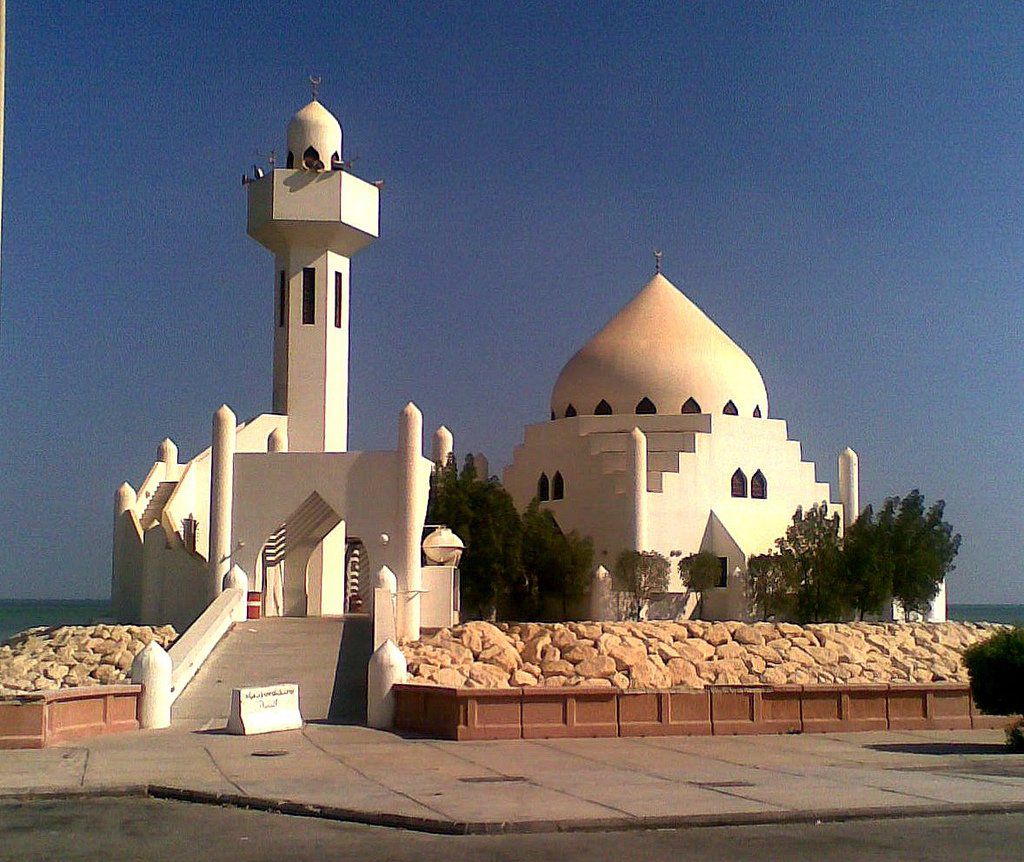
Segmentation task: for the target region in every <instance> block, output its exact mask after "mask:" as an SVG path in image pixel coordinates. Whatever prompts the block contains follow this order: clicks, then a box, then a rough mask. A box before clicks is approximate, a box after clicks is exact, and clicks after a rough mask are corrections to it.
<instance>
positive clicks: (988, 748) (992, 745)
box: [865, 742, 1013, 756]
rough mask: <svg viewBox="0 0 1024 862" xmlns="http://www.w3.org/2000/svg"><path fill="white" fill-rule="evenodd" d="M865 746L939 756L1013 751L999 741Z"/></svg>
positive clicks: (904, 752) (902, 743) (897, 752)
mask: <svg viewBox="0 0 1024 862" xmlns="http://www.w3.org/2000/svg"><path fill="white" fill-rule="evenodd" d="M865 747H866V748H870V749H872V750H874V751H888V752H892V753H895V754H934V755H938V756H943V755H945V756H949V755H963V754H1012V753H1013V752H1012V751H1010V749H1008V748H1007V747H1006V746H1005V745H1002V744H1001V743H998V742H886V743H877V744H875V745H868V746H865Z"/></svg>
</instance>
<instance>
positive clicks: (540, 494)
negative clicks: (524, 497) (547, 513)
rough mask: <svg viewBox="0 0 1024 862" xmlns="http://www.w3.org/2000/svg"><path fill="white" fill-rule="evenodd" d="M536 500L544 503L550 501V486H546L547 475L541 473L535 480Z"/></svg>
mask: <svg viewBox="0 0 1024 862" xmlns="http://www.w3.org/2000/svg"><path fill="white" fill-rule="evenodd" d="M537 499H538V500H540V501H541V502H542V503H546V502H547V501H548V500H550V499H551V485H550V484H548V474H547V473H541V474H540V478H539V479H538V480H537Z"/></svg>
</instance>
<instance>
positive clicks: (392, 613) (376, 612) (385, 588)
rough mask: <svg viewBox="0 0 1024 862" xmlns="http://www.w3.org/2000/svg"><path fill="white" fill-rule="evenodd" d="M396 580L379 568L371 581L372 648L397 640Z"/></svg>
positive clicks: (387, 571)
mask: <svg viewBox="0 0 1024 862" xmlns="http://www.w3.org/2000/svg"><path fill="white" fill-rule="evenodd" d="M397 605H398V579H397V578H396V577H395V573H394V572H392V571H391V569H389V568H388V567H387V566H381V567H380V571H378V572H377V575H376V577H375V578H374V581H373V648H374V649H377V647H379V646H380V645H381V644H382V643H384V641H387V640H396V639H397V638H398V607H397Z"/></svg>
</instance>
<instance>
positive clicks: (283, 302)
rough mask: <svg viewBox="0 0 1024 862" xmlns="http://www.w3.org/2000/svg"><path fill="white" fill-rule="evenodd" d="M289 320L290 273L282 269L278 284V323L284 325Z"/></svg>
mask: <svg viewBox="0 0 1024 862" xmlns="http://www.w3.org/2000/svg"><path fill="white" fill-rule="evenodd" d="M287 320H288V273H286V272H285V271H284V270H283V269H282V270H281V274H280V277H279V278H278V284H277V325H278V326H284V325H285V322H286V321H287Z"/></svg>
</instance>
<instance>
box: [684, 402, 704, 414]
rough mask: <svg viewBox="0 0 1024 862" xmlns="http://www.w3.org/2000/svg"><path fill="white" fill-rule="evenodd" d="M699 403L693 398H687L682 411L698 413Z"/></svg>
mask: <svg viewBox="0 0 1024 862" xmlns="http://www.w3.org/2000/svg"><path fill="white" fill-rule="evenodd" d="M700 412H701V411H700V405H699V404H698V403H697V400H696V399H695V398H687V399H686V403H685V404H684V405H683V413H700Z"/></svg>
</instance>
